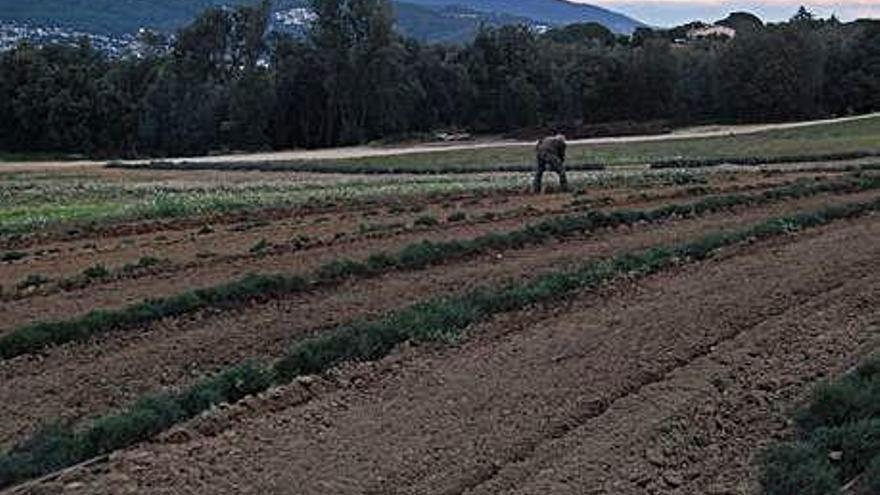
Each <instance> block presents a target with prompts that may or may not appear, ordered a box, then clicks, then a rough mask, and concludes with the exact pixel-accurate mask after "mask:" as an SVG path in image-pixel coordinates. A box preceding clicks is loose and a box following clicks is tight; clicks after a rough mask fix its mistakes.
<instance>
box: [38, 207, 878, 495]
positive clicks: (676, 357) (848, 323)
mask: <svg viewBox="0 0 880 495" xmlns="http://www.w3.org/2000/svg"><path fill="white" fill-rule="evenodd" d="M742 220H745V219H741V221H742ZM704 227H705V226H704ZM656 237H663V235H662V234H661V235H658V236H656ZM655 240H662V239H655ZM878 241H880V221H878V217H877V216H873V217H868V218H863V219H859V220H855V221H847V222H839V223H836V224H833V225H831V226H827V227H823V228H820V229H815V230H811V231H807V232H803V233H799V234H795V235H792V236H789V237H788V238H782V239H777V240H775V241H773V242H765V243H759V244H756V245H753V246H749V247H741V248H731V249H728V250H726V251H725V252H724V253H722V255H720V256H718V257H716V258H714V259H712V260H710V261H707V262H704V263H700V264H696V265H689V266H686V267H682V268H680V269H677V270H673V271H669V272H666V273H662V274H659V275H656V276H652V277H649V278H647V279H645V280H642V281H640V282H638V283H637V284H632V285H627V284H623V283H618V284H616V285H615V286H613V287H609V288H608V289H606V290H602V291H600V292H599V293H585V294H583V295H581V296H578V297H576V298H574V299H573V300H570V301H567V302H565V303H558V304H551V305H548V306H546V307H540V308H531V309H529V310H527V311H522V312H515V313H510V314H505V315H501V316H499V317H497V318H494V319H492V320H491V321H490V322H488V323H486V324H482V325H478V326H477V327H476V328H473V329H471V331H470V332H469V334H470V336H471V338H470V339H467V340H466V341H465V342H464V343H463V344H461V345H459V346H453V347H435V346H427V347H423V348H407V349H404V350H403V351H401V352H399V353H397V354H396V355H394V356H391V357H389V358H387V359H384V360H382V361H380V362H379V363H373V364H366V365H360V366H352V367H350V368H348V369H347V370H343V371H342V372H339V373H338V374H337V380H336V381H335V383H332V384H326V383H325V382H323V381H322V380H318V381H313V382H311V383H312V384H311V385H308V383H310V382H305V381H302V382H300V383H297V384H294V385H292V386H289V387H285V388H283V389H279V390H275V391H273V392H272V393H270V394H267V396H266V397H265V398H264V399H263V400H261V401H249V402H247V403H246V404H244V405H242V406H236V407H233V408H232V409H231V410H230V411H229V412H227V413H217V414H216V417H218V418H221V419H222V418H223V417H226V418H227V421H226V423H225V424H221V426H220V427H219V428H215V429H214V431H213V432H212V433H211V434H206V433H204V432H205V431H206V430H199V429H198V428H196V429H194V428H182V429H178V431H176V432H174V433H173V434H169V435H165V436H164V443H151V444H147V445H144V446H140V447H135V448H132V449H129V450H127V451H124V452H121V453H119V454H116V455H114V456H113V457H112V459H111V461H110V462H109V463H108V464H106V465H102V466H98V467H93V468H91V469H82V470H77V471H74V472H72V473H68V474H66V475H65V476H63V477H61V478H59V479H57V480H55V481H52V482H49V483H46V484H42V485H37V486H36V487H35V488H33V489H32V490H30V491H29V492H30V493H58V492H61V491H62V490H63V491H64V492H65V493H89V494H104V493H106V494H111V493H112V494H125V493H147V492H148V493H151V494H182V493H194V494H195V493H199V494H202V493H211V494H217V493H236V494H243V493H260V494H267V493H290V490H291V487H296V489H295V490H296V493H301V494H312V493H314V494H326V493H334V494H346V493H351V494H363V493H372V494H380V493H382V494H385V493H401V494H402V493H412V494H460V493H462V494H463V493H469V494H488V493H518V494H525V493H534V494H544V493H554V494H555V493H573V494H574V493H596V494H621V493H623V494H629V493H632V494H642V493H694V494H697V493H714V494H724V493H753V492H754V490H755V484H754V469H753V468H752V467H750V462H751V460H752V459H753V457H754V455H755V453H756V452H757V451H758V450H759V449H760V447H761V446H762V445H763V444H765V443H766V442H767V441H768V440H770V439H771V438H772V437H774V436H778V435H779V434H780V432H783V431H784V430H785V428H786V424H785V422H784V420H783V419H782V418H783V414H784V413H785V412H787V411H788V410H789V409H790V408H791V407H792V406H793V405H795V404H796V403H797V402H799V401H800V400H801V399H803V397H804V394H805V393H806V391H807V390H808V389H809V387H810V386H811V385H812V384H814V383H815V382H816V381H817V380H818V379H820V378H822V377H825V376H828V375H829V374H833V373H838V372H840V371H842V370H844V369H846V368H847V367H849V366H850V365H852V364H853V363H854V362H855V360H856V358H857V357H859V356H860V355H862V353H864V352H865V351H866V350H868V349H871V348H873V347H874V346H875V345H876V344H877V342H878V337H880V334H878V333H880V330H878V324H880V311H878V310H877V307H878V303H880V266H878V262H877V260H878V259H880V243H878ZM310 387H312V388H314V389H316V390H317V391H315V392H313V395H309V393H308V392H307V391H308V389H309V388H310ZM203 421H207V419H206V420H203ZM198 423H199V422H198V421H197V422H195V424H193V425H192V426H198ZM198 431H202V432H203V433H198Z"/></svg>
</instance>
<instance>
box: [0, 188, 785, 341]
mask: <svg viewBox="0 0 880 495" xmlns="http://www.w3.org/2000/svg"><path fill="white" fill-rule="evenodd" d="M788 182H790V181H783V183H788ZM779 184H780V182H775V181H760V182H756V183H754V184H752V183H746V184H739V183H737V184H735V185H733V186H730V188H725V189H724V190H723V191H721V192H734V191H735V192H740V191H754V190H762V189H766V188H768V187H772V186H775V185H779ZM684 192H686V188H668V187H664V188H663V189H662V191H661V192H656V191H655V193H656V194H658V195H659V196H660V198H658V199H649V200H645V199H642V198H641V197H638V195H636V197H632V194H631V191H630V190H626V189H625V190H623V191H621V192H620V193H619V194H620V196H617V197H615V196H611V197H612V199H615V203H614V204H613V206H609V207H605V208H602V209H611V208H650V207H656V206H658V205H662V204H666V203H668V202H670V199H668V196H677V195H682V193H684ZM712 195H714V194H710V195H708V196H712ZM700 197H703V196H693V195H688V196H687V197H685V198H681V199H680V201H681V202H687V201H695V200H697V199H699V198H700ZM518 199H522V200H523V201H524V202H523V203H522V204H520V203H518V202H517V203H515V206H513V205H512V204H511V203H512V202H511V201H507V202H505V203H504V204H503V207H504V208H505V210H507V211H510V209H511V208H514V209H519V210H522V208H524V207H525V206H527V205H532V208H533V209H532V210H529V211H528V212H525V211H523V212H522V213H517V214H514V215H511V216H510V218H503V216H502V218H501V219H499V220H493V221H484V222H464V223H461V224H457V223H444V224H442V225H441V226H439V227H432V228H428V229H415V230H406V231H398V232H393V233H389V235H377V236H361V237H357V238H356V239H353V240H336V241H333V240H332V238H333V237H334V235H332V234H327V233H325V235H327V236H328V242H327V244H325V245H319V246H316V247H314V248H310V249H302V250H296V249H284V248H283V247H282V248H281V249H280V251H279V252H274V253H273V252H271V251H270V253H269V254H267V255H264V256H256V255H253V254H252V253H249V252H248V251H249V249H250V248H251V247H253V246H254V244H255V243H257V242H259V241H260V240H261V239H267V241H268V242H272V241H271V240H270V239H273V240H274V239H275V238H276V237H278V236H279V235H280V236H282V237H286V239H285V240H286V241H288V242H289V240H290V238H291V237H293V236H292V235H291V232H301V231H297V230H296V229H290V230H288V228H286V227H284V226H279V225H270V226H267V227H266V228H265V229H254V230H249V231H247V232H244V233H242V234H241V235H240V236H238V237H236V236H235V235H230V238H229V239H228V240H226V239H224V234H227V235H228V233H226V232H224V233H219V234H217V235H216V236H214V237H213V240H212V242H214V243H216V244H215V245H220V244H221V243H222V245H223V246H225V248H226V249H228V250H230V251H229V252H238V253H241V252H244V253H248V254H245V255H239V256H234V255H229V256H227V257H225V258H223V257H221V258H218V259H213V260H211V261H199V262H189V263H184V264H183V265H180V266H177V267H165V268H163V266H162V265H160V266H158V267H156V268H152V269H146V270H144V271H143V272H142V274H141V275H140V276H137V277H130V278H129V277H126V278H121V279H115V280H109V281H106V282H100V283H89V284H86V285H85V286H84V287H82V288H78V289H73V290H70V291H64V292H60V291H58V290H57V287H56V290H54V291H52V290H50V291H47V293H45V294H43V293H39V292H34V293H32V294H30V295H29V296H26V297H18V298H13V299H11V300H7V301H5V302H4V303H3V305H2V307H0V321H2V323H0V335H2V334H3V333H4V331H8V330H10V329H13V328H16V327H18V326H21V325H24V324H27V323H31V322H34V321H46V320H52V319H62V318H70V317H72V316H74V315H78V314H83V313H86V312H88V311H90V310H92V309H95V308H104V309H108V308H115V307H121V306H124V305H126V304H131V303H133V302H139V301H141V300H143V299H147V298H151V297H160V296H164V295H170V294H174V293H177V292H180V291H181V290H183V288H186V289H193V288H199V287H208V286H212V285H216V284H219V283H223V282H227V281H230V280H233V279H236V278H240V277H242V276H245V275H247V274H248V273H271V272H282V273H296V272H302V271H308V270H311V269H314V268H316V267H318V266H320V265H322V264H324V263H326V262H328V261H332V260H335V259H338V258H341V257H361V256H363V255H364V254H365V253H374V252H378V251H390V250H393V249H395V248H399V247H401V246H404V245H407V244H410V243H413V242H418V241H421V240H435V241H437V240H450V239H467V238H471V237H474V236H478V235H482V234H486V233H489V232H497V231H504V230H510V229H515V228H521V227H523V226H525V225H527V224H529V223H534V222H537V221H540V220H545V219H548V218H551V217H553V216H557V215H561V214H563V213H565V212H566V209H565V205H567V204H569V203H570V201H571V199H570V197H569V196H567V195H549V196H542V197H538V198H535V197H534V196H526V197H524V198H518ZM528 201H532V202H531V203H528ZM488 206H489V207H491V206H492V205H491V204H490V205H488ZM464 208H473V209H474V210H479V208H475V207H474V206H473V205H471V206H467V207H464ZM474 210H468V211H474ZM335 220H336V222H341V223H343V224H344V223H346V222H345V221H344V220H343V219H340V218H337V219H335ZM325 224H326V225H331V224H332V223H331V222H326V223H325ZM337 228H338V227H337ZM272 231H276V232H281V234H276V235H275V236H273V235H271V234H270V232H272ZM330 231H331V232H332V231H334V230H333V227H330ZM340 231H341V230H335V232H340ZM296 235H299V234H298V233H297V234H296ZM189 237H190V235H183V236H181V237H180V238H178V239H175V240H168V241H167V244H157V245H156V248H155V250H149V251H145V250H144V249H143V248H141V247H135V248H133V250H131V251H130V252H129V251H125V253H126V254H125V256H126V257H125V258H124V261H123V259H118V253H113V252H112V251H111V253H108V254H109V256H100V255H98V253H95V254H90V253H85V255H84V256H64V255H62V256H61V258H58V259H55V260H50V261H49V263H46V264H41V263H23V264H21V265H20V266H19V267H16V268H14V270H13V269H11V267H12V266H15V265H12V266H9V267H2V268H0V274H2V275H3V278H5V279H7V280H16V281H17V280H21V279H23V278H25V277H26V276H28V275H32V274H53V276H57V277H63V276H64V275H63V274H64V273H67V274H68V276H73V275H75V274H78V273H81V272H82V271H83V270H84V269H86V268H88V267H90V266H94V265H95V264H96V263H100V264H103V265H104V266H106V267H109V268H116V267H118V266H121V264H123V263H136V262H137V259H138V258H137V257H135V256H138V255H136V254H135V253H141V254H140V256H143V255H149V256H156V257H158V256H165V257H167V256H174V255H175V254H173V253H175V252H180V255H181V256H183V255H184V253H185V254H186V255H189V256H194V255H195V254H196V253H197V252H199V249H200V247H196V246H195V245H193V244H192V243H191V242H190V241H189ZM163 242H165V241H163ZM174 243H179V244H180V245H179V247H178V249H171V246H172V245H173V244H174ZM203 247H204V245H202V246H201V248H203ZM178 250H179V251H178ZM129 256H131V257H129ZM71 258H73V259H71ZM117 259H118V261H115V260H117Z"/></svg>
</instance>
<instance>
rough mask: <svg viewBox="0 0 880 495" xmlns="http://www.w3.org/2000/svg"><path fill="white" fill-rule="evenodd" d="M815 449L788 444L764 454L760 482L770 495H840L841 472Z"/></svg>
mask: <svg viewBox="0 0 880 495" xmlns="http://www.w3.org/2000/svg"><path fill="white" fill-rule="evenodd" d="M822 454H823V453H822V452H820V451H819V450H818V449H816V448H815V447H813V446H811V445H809V444H806V443H802V442H793V443H784V444H781V445H777V446H774V447H772V448H770V449H769V450H768V451H766V452H764V454H763V455H762V456H761V458H760V460H759V462H760V464H761V474H760V481H761V486H762V487H763V488H764V493H765V494H766V495H830V494H835V493H838V492H839V490H840V482H839V481H838V480H837V471H836V470H835V469H834V467H833V466H832V465H831V463H830V462H829V461H828V458H827V456H825V455H822Z"/></svg>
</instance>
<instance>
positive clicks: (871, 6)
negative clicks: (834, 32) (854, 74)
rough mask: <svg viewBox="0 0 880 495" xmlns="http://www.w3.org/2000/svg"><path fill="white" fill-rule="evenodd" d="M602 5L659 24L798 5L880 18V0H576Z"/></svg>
mask: <svg viewBox="0 0 880 495" xmlns="http://www.w3.org/2000/svg"><path fill="white" fill-rule="evenodd" d="M574 1H580V2H583V3H591V4H594V5H600V6H602V7H607V8H610V9H613V10H617V11H620V12H623V13H625V14H629V15H631V16H633V17H635V18H636V19H639V20H640V21H642V22H645V23H647V24H651V25H657V26H671V25H678V24H684V23H685V22H689V21H693V20H704V21H716V20H719V19H722V18H724V17H726V16H727V14H728V13H729V12H732V11H737V10H746V11H749V12H753V13H755V14H757V15H758V16H760V17H761V18H763V19H764V20H766V21H780V20H783V19H788V18H789V17H791V16H792V15H793V14H794V13H795V12H796V11H797V8H798V6H800V5H802V4H803V5H806V7H807V8H809V9H810V10H811V11H812V12H813V13H815V14H816V15H818V16H820V17H828V16H829V15H831V14H837V17H839V18H840V19H841V20H845V21H849V20H852V19H856V18H860V17H873V18H880V0H842V1H833V0H800V1H799V0H742V1H739V0H574Z"/></svg>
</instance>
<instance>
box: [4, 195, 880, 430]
mask: <svg viewBox="0 0 880 495" xmlns="http://www.w3.org/2000/svg"><path fill="white" fill-rule="evenodd" d="M868 197H869V196H866V195H851V196H843V197H836V198H818V197H816V198H809V199H807V200H799V201H792V202H788V203H783V204H778V205H773V206H771V207H765V208H759V209H752V210H744V211H741V212H738V213H730V212H727V213H724V214H718V215H709V216H706V217H703V218H700V219H694V220H685V221H678V222H667V223H665V224H661V225H650V226H642V227H636V228H623V229H619V230H618V231H606V232H601V233H598V234H596V235H592V236H588V237H586V238H584V239H568V240H566V241H565V242H559V243H555V244H551V245H546V246H538V247H535V248H529V249H524V250H519V251H514V252H510V253H504V254H503V255H502V256H491V255H490V256H485V257H481V258H478V259H474V260H470V261H467V262H464V263H455V264H450V265H445V266H437V267H432V268H429V269H426V270H421V271H415V272H392V273H389V274H388V275H386V276H384V277H379V278H376V279H371V280H359V281H352V282H350V283H347V284H345V285H343V286H342V287H339V288H336V289H334V290H329V291H319V292H315V293H308V294H300V295H296V296H292V297H289V298H285V299H280V300H276V301H272V302H270V303H268V304H263V305H258V306H254V307H251V308H243V309H242V310H240V311H227V312H221V313H218V314H212V313H211V312H207V313H204V314H196V315H191V316H188V317H185V318H180V319H172V320H167V321H162V322H159V323H157V324H155V325H151V326H150V327H148V328H145V329H141V330H130V331H124V332H117V333H111V334H109V335H106V336H104V337H103V338H100V339H98V340H96V341H94V342H90V343H85V344H72V345H67V346H61V347H59V348H54V349H50V350H48V351H47V352H45V353H43V354H41V355H38V356H23V357H21V358H17V359H14V360H11V361H6V362H0V380H2V381H3V383H4V385H5V386H4V387H3V388H2V389H0V417H3V418H4V421H3V422H2V424H0V446H8V445H9V444H11V443H13V442H14V441H16V440H18V439H20V438H22V437H23V436H24V435H26V434H27V433H29V432H32V431H33V430H34V429H35V428H36V426H37V425H38V424H39V422H40V421H47V420H49V419H54V418H59V417H66V418H83V417H89V416H91V415H94V414H96V413H99V412H104V411H107V410H110V409H113V408H117V407H122V406H124V405H126V404H129V403H131V402H132V401H133V400H135V399H136V398H138V397H141V396H143V395H144V394H147V393H150V392H155V391H157V390H159V389H161V388H163V387H172V386H183V385H186V384H188V383H191V382H192V381H194V380H196V379H197V378H199V377H201V376H204V375H205V374H206V373H211V372H213V371H215V370H217V369H219V368H221V367H224V366H228V365H230V364H233V363H237V362H240V361H242V360H244V359H248V358H257V357H259V358H264V359H270V358H276V357H280V355H282V354H283V353H284V352H285V351H286V349H287V348H288V347H289V346H290V345H291V344H293V343H294V342H296V341H298V340H300V339H302V338H303V337H305V336H309V335H313V334H314V333H315V332H320V331H322V330H323V329H326V328H329V327H332V326H335V325H338V324H341V323H344V322H347V321H351V320H352V319H355V318H363V317H373V316H378V315H381V314H384V313H386V312H388V311H390V310H392V309H395V308H400V307H403V306H406V305H409V304H413V303H415V302H418V301H422V300H425V299H428V298H432V297H438V296H442V295H449V294H455V293H461V292H463V291H465V290H468V289H472V288H476V287H479V286H483V285H487V284H500V283H502V282H503V281H505V280H509V279H512V278H524V277H530V276H535V275H538V274H540V273H544V272H547V271H550V270H554V269H559V268H560V267H561V266H564V265H567V264H571V263H579V262H583V260H584V259H585V258H589V257H598V256H609V255H612V254H614V253H618V252H622V251H630V250H633V249H639V248H643V247H647V246H651V245H655V244H657V243H679V242H683V241H684V240H686V239H691V238H696V237H698V236H700V235H704V234H705V233H706V232H707V231H712V230H716V229H724V228H739V227H741V226H743V225H746V224H752V223H755V222H758V221H761V220H763V219H765V218H768V217H774V216H778V215H782V214H789V213H793V212H796V211H802V210H805V209H814V208H816V207H818V206H820V205H823V204H831V203H846V202H850V201H854V200H857V199H867V198H868ZM870 197H876V194H875V195H874V196H870Z"/></svg>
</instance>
